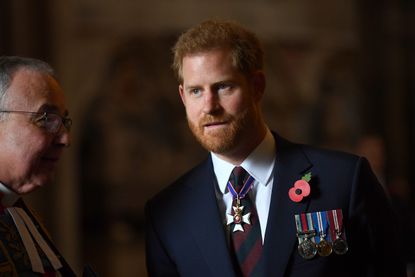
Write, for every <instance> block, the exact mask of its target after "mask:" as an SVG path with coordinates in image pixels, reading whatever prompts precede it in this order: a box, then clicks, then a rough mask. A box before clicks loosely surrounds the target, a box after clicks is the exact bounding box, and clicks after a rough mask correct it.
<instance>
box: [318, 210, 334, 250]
mask: <svg viewBox="0 0 415 277" xmlns="http://www.w3.org/2000/svg"><path fill="white" fill-rule="evenodd" d="M325 215H326V214H325V213H324V216H322V215H321V212H317V223H318V231H319V239H320V241H319V243H318V244H317V252H318V254H319V255H320V256H322V257H327V256H329V255H330V254H331V252H332V247H331V244H330V243H329V242H328V241H326V239H325V238H326V229H327V218H326V216H325Z"/></svg>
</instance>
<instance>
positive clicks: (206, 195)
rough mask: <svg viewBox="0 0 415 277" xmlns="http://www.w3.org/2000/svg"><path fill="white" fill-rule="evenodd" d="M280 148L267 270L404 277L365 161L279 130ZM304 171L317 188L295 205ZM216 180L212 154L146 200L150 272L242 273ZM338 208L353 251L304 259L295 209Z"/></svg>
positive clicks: (290, 275) (294, 276)
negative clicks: (234, 257) (287, 136)
mask: <svg viewBox="0 0 415 277" xmlns="http://www.w3.org/2000/svg"><path fill="white" fill-rule="evenodd" d="M276 149H277V153H276V163H275V169H274V184H273V191H272V198H271V204H270V211H269V218H268V225H267V228H266V234H265V241H264V248H263V254H264V255H265V256H264V257H265V266H264V267H265V268H264V269H263V271H264V272H265V273H264V276H277V277H283V276H286V277H307V276H310V277H322V276H353V277H354V276H373V277H375V276H376V277H379V276H391V277H399V276H406V274H405V268H404V264H403V261H402V259H401V253H402V252H401V250H400V245H401V244H400V242H399V237H398V234H399V233H398V232H399V229H398V228H397V224H396V220H395V217H394V214H393V211H392V209H391V207H390V205H389V201H388V199H387V196H386V195H385V192H384V190H383V188H382V187H381V186H380V184H379V183H378V181H377V180H376V178H375V176H374V174H373V173H372V171H371V169H370V166H369V165H368V162H367V160H366V159H364V158H360V157H357V156H354V155H351V154H346V153H340V152H334V151H328V150H322V149H317V148H313V147H310V146H305V145H299V144H294V143H291V142H288V141H286V140H285V139H283V138H280V137H278V136H276ZM306 172H312V175H313V179H312V181H311V183H310V186H311V194H310V196H308V197H307V198H305V199H304V200H303V201H302V202H300V203H295V202H293V201H291V200H290V198H289V196H288V190H289V189H290V188H291V187H292V186H293V184H294V183H295V181H297V180H299V179H301V177H302V176H303V175H304V173H306ZM215 184H216V180H215V175H214V172H213V166H212V161H211V158H210V157H209V158H208V159H207V160H205V161H204V162H202V163H201V164H199V165H198V166H196V167H195V168H193V169H192V170H190V171H189V172H188V173H186V174H185V175H183V176H182V177H181V178H179V179H178V180H177V181H176V182H174V183H173V184H172V185H171V186H169V187H168V188H166V189H165V190H164V191H162V192H161V193H159V194H158V195H157V196H155V197H154V198H153V199H151V200H150V201H149V202H148V203H147V205H146V255H147V269H148V273H149V276H226V277H228V276H229V277H230V276H237V274H236V273H235V272H236V271H235V270H234V267H233V264H232V259H231V256H230V254H229V253H230V252H229V250H228V247H227V240H226V236H227V234H226V231H225V228H224V226H225V225H224V222H223V217H222V216H221V214H220V213H219V209H218V205H217V199H216V196H215ZM333 209H342V211H343V216H344V227H345V231H346V235H347V242H348V245H349V251H348V252H347V253H346V254H345V255H336V254H334V253H333V254H331V255H330V256H328V257H319V256H318V255H317V256H316V257H315V258H313V259H311V260H305V259H303V258H302V257H301V256H299V255H298V251H297V246H298V242H297V238H296V226H295V221H294V215H295V214H300V213H305V212H317V211H327V210H333Z"/></svg>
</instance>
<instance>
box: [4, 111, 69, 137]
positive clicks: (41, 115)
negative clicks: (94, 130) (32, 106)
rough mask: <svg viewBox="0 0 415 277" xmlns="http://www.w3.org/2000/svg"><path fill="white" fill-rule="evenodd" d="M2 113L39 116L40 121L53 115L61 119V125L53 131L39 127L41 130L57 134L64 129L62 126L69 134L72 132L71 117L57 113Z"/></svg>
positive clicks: (49, 128)
mask: <svg viewBox="0 0 415 277" xmlns="http://www.w3.org/2000/svg"><path fill="white" fill-rule="evenodd" d="M0 113H22V114H30V115H37V116H39V119H37V120H42V119H47V118H48V116H50V115H53V116H57V117H59V118H60V121H59V125H57V126H56V127H55V128H53V129H51V127H46V126H41V125H40V126H39V127H40V128H43V129H45V130H46V131H47V132H48V133H51V134H56V133H58V132H59V130H60V129H61V128H62V125H63V126H64V127H65V128H66V130H67V131H68V132H69V131H70V130H71V126H72V119H71V118H69V117H63V116H61V115H59V114H57V113H51V112H27V111H9V110H0Z"/></svg>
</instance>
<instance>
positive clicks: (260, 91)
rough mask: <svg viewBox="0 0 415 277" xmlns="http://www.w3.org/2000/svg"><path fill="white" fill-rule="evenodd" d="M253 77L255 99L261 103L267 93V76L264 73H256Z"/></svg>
mask: <svg viewBox="0 0 415 277" xmlns="http://www.w3.org/2000/svg"><path fill="white" fill-rule="evenodd" d="M252 76H253V77H252V85H253V88H254V93H255V94H254V97H255V100H256V101H260V100H261V99H262V96H263V95H264V92H265V86H266V81H265V74H264V72H262V71H256V72H255V73H254V74H253V75H252Z"/></svg>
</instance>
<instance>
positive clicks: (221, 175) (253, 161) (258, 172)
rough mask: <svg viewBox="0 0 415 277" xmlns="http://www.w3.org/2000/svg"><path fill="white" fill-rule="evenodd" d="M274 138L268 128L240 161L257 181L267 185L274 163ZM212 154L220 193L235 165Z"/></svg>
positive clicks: (224, 187) (224, 189)
mask: <svg viewBox="0 0 415 277" xmlns="http://www.w3.org/2000/svg"><path fill="white" fill-rule="evenodd" d="M275 153H276V152H275V140H274V137H273V135H272V134H271V131H270V130H269V129H268V130H267V133H266V135H265V138H264V139H263V140H262V142H261V143H260V144H259V145H258V146H257V147H256V148H255V150H254V151H252V152H251V154H249V156H248V157H247V158H246V159H245V160H244V161H243V162H242V163H241V165H240V166H242V167H243V168H244V169H245V170H246V171H247V172H248V173H249V174H250V175H251V176H252V177H253V178H254V179H255V180H256V181H257V182H259V183H260V184H262V185H264V186H265V185H267V184H268V181H269V179H270V178H271V176H272V171H273V169H274V164H275ZM211 154H212V163H213V170H214V172H215V175H216V179H217V181H218V185H219V189H220V191H221V192H222V193H225V191H226V184H227V182H228V180H229V176H230V175H231V173H232V170H233V168H234V167H235V165H233V164H231V163H229V162H227V161H224V160H222V159H220V158H219V157H218V156H217V155H216V154H215V153H211Z"/></svg>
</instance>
